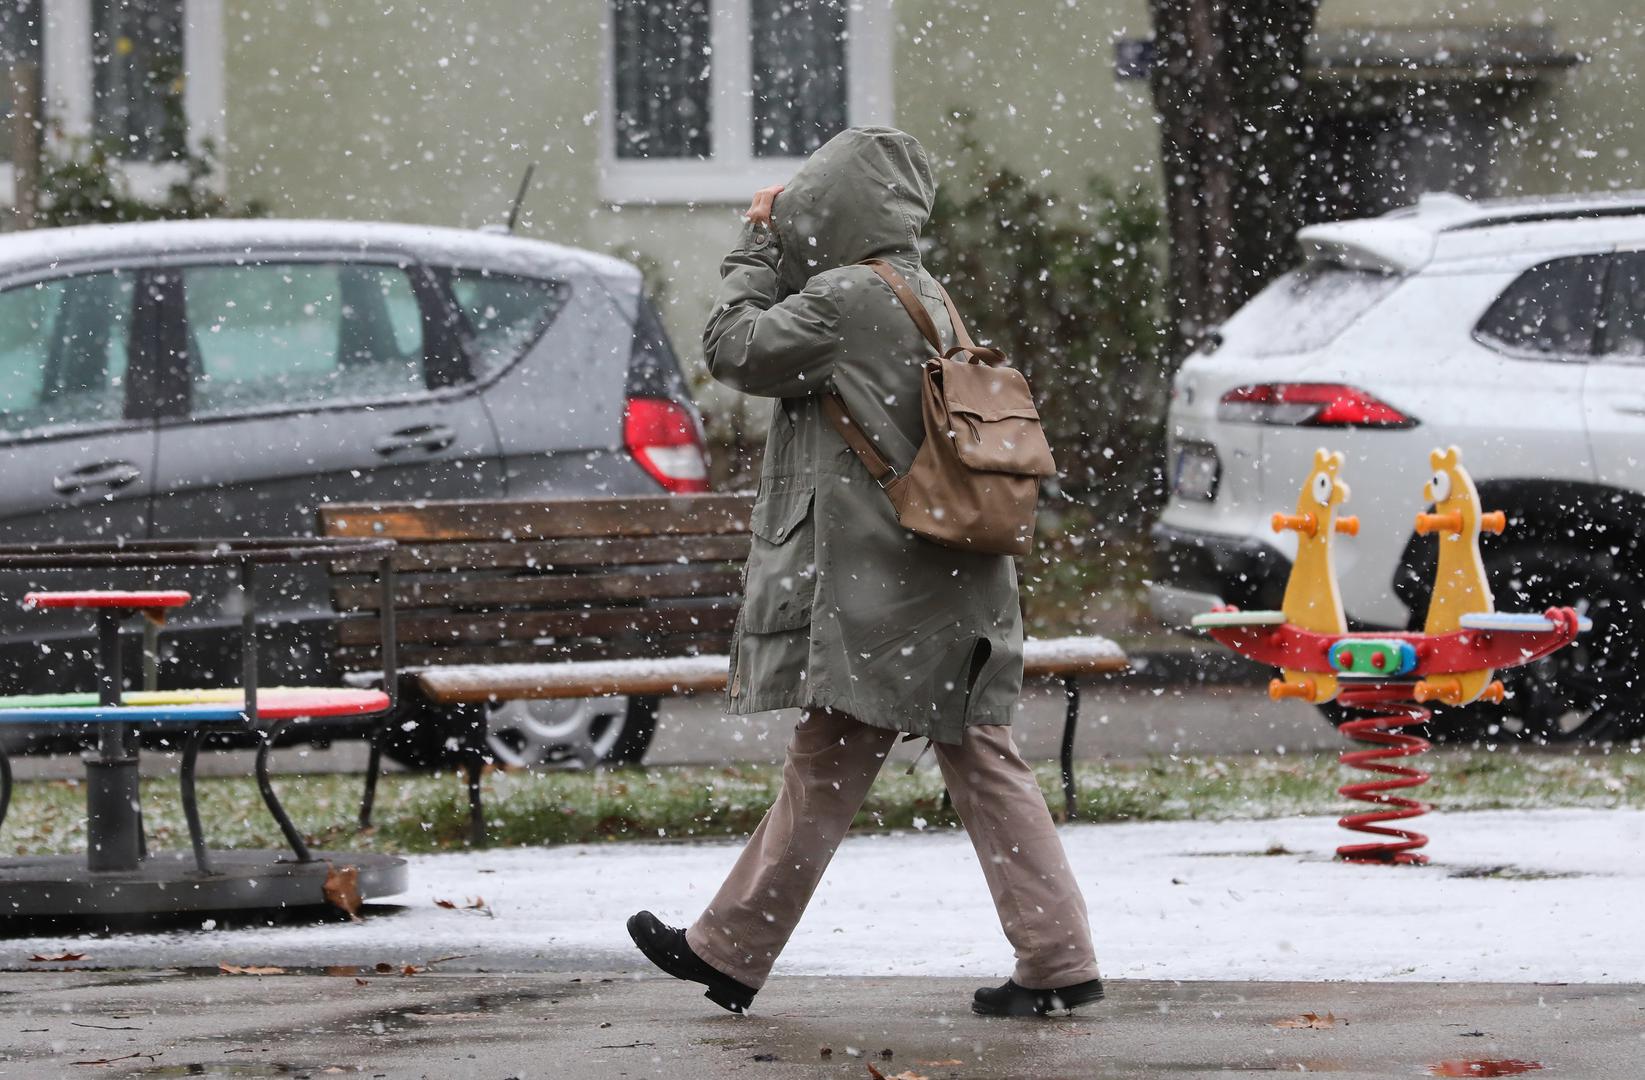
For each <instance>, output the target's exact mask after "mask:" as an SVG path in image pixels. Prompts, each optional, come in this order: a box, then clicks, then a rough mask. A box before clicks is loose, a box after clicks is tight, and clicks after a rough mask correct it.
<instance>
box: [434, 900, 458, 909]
mask: <svg viewBox="0 0 1645 1080" xmlns="http://www.w3.org/2000/svg"><path fill="white" fill-rule="evenodd" d="M434 906H435V907H443V908H445V909H446V910H447V911H456V910H457V905H456V904H453V903H452V902H451V901H450V900H436V901H434Z"/></svg>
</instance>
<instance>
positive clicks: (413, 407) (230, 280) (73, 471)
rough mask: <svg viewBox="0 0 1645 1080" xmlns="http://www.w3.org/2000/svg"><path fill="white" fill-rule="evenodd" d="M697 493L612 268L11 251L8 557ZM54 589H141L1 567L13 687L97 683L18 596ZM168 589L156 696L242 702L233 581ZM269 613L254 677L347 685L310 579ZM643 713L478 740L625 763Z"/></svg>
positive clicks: (517, 719)
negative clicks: (180, 603)
mask: <svg viewBox="0 0 1645 1080" xmlns="http://www.w3.org/2000/svg"><path fill="white" fill-rule="evenodd" d="M707 476H708V474H707V469H706V463H705V458H704V453H703V432H702V424H701V420H700V418H699V416H698V414H697V410H696V408H695V407H694V406H693V404H692V403H691V400H690V397H689V395H688V394H687V392H686V387H685V383H684V380H683V378H682V377H681V373H680V368H679V363H678V361H677V359H676V357H675V355H674V351H673V348H672V346H671V345H670V344H669V341H668V338H667V335H666V334H665V333H664V331H663V328H662V325H661V323H660V321H659V320H658V317H657V313H656V312H655V311H654V310H653V308H652V305H651V303H650V301H649V300H648V298H647V297H646V295H645V291H644V288H643V286H642V283H641V279H640V274H639V272H638V271H637V270H636V269H635V268H634V267H633V266H631V265H629V264H627V263H624V262H620V261H618V260H615V259H611V258H607V257H605V256H601V255H597V254H593V253H591V252H587V251H580V250H576V249H573V248H568V247H562V246H559V245H555V244H548V243H542V242H538V241H533V240H525V239H520V238H516V237H512V236H508V235H500V234H494V233H486V232H467V231H458V230H451V229H440V228H431V227H423V226H411V225H386V224H358V223H348V222H335V221H274V220H255V221H221V222H169V223H154V224H137V225H114V226H92V227H85V228H73V229H55V230H43V231H39V232H33V233H22V234H13V235H10V236H6V237H4V238H0V542H5V543H26V542H30V541H41V542H46V541H73V540H109V539H117V538H132V539H137V538H152V539H198V538H211V537H243V536H302V535H309V534H311V533H312V531H313V528H314V522H315V513H314V511H315V508H316V507H317V506H319V505H321V504H323V503H327V502H353V501H360V500H372V499H394V500H400V499H419V498H427V499H453V498H476V499H484V498H509V497H519V498H531V497H538V496H546V495H596V494H642V493H655V492H657V491H658V490H663V491H673V492H688V491H702V490H706V489H707ZM71 581H72V583H73V584H76V585H80V586H83V587H92V586H99V587H122V586H130V585H135V584H137V582H136V581H135V580H133V581H124V582H122V581H119V580H116V579H114V578H112V577H102V578H99V579H98V580H96V581H92V580H87V579H84V578H81V579H70V578H68V577H66V576H64V575H58V576H56V577H52V578H46V577H42V576H40V575H29V574H25V573H23V572H6V573H3V574H0V688H3V691H4V692H13V693H30V692H47V691H53V690H62V689H69V688H83V687H87V686H90V685H91V677H92V675H91V672H92V668H91V659H90V652H89V648H88V646H89V636H88V635H89V626H87V625H86V624H85V620H84V619H83V618H78V617H76V616H75V615H74V614H73V613H66V614H63V615H53V614H45V613H38V612H27V613H25V612H24V611H23V610H21V608H20V607H19V606H18V604H17V601H18V600H20V599H21V597H22V595H23V594H24V593H25V592H27V591H28V590H29V589H31V588H38V587H42V586H44V587H59V588H61V587H64V586H65V585H66V584H68V583H70V582H71ZM164 583H165V584H167V585H168V586H171V587H180V588H187V589H189V590H190V591H191V592H193V593H195V597H196V599H195V601H194V602H193V603H192V604H191V605H190V607H189V608H188V609H186V610H187V612H188V613H187V614H185V615H183V616H181V617H179V618H178V619H177V620H175V622H174V623H173V624H172V626H171V627H170V628H169V632H168V634H167V638H166V640H167V645H166V651H165V655H164V657H163V663H162V679H163V683H162V685H202V682H201V680H205V682H204V683H203V684H204V685H212V684H213V683H214V682H216V683H224V682H229V683H231V682H232V679H233V672H234V667H233V664H234V658H233V657H234V654H233V652H232V649H233V646H232V645H230V646H228V647H225V645H224V642H225V641H228V642H232V641H233V635H228V634H224V633H222V632H221V631H222V630H223V629H224V628H225V627H226V626H228V625H229V624H231V623H232V622H233V620H234V611H235V602H236V600H235V595H234V590H233V588H232V585H231V583H229V582H226V581H224V580H222V579H221V577H216V578H214V577H209V576H205V575H197V576H194V575H190V574H187V573H181V574H178V573H173V574H168V575H167V577H166V578H165V582H164ZM259 594H260V597H261V598H262V603H263V604H264V605H266V608H267V610H268V612H269V615H270V619H271V621H272V624H273V625H272V626H271V632H270V634H269V637H268V641H267V643H266V650H267V651H266V654H265V656H264V663H265V664H266V665H267V666H266V668H265V670H266V671H268V672H269V678H270V680H271V681H272V680H277V679H280V678H281V677H282V676H283V677H285V678H288V679H297V680H301V681H312V680H314V679H316V678H319V679H327V680H329V679H334V678H336V677H337V673H336V672H333V671H330V670H328V667H329V665H330V663H331V660H330V657H329V649H328V647H327V634H326V630H327V621H328V618H329V615H330V605H329V603H328V598H327V593H326V583H325V575H324V571H323V568H319V567H314V568H310V569H308V570H305V571H294V572H291V573H289V574H287V575H286V576H285V577H283V578H280V579H278V580H271V581H267V582H265V583H264V584H263V585H262V587H261V588H260V589H259ZM131 651H132V652H136V650H131ZM653 710H654V703H650V702H623V701H612V700H607V701H602V702H586V703H570V704H566V703H549V702H533V703H523V704H516V705H513V706H510V707H508V709H507V710H505V711H504V714H503V715H499V716H496V717H494V718H493V730H494V732H495V735H494V742H493V749H494V750H495V751H496V752H497V753H498V754H499V755H500V756H502V757H504V758H505V759H507V760H510V761H512V762H515V763H519V764H536V763H541V762H543V761H545V760H553V759H556V758H566V759H577V760H583V761H587V760H591V759H596V758H603V759H606V760H623V759H628V760H637V759H638V757H639V755H640V754H643V753H644V750H645V746H646V744H647V743H648V742H649V740H650V733H651V726H652V716H653ZM339 733H340V732H339ZM322 735H324V732H322ZM396 756H399V757H401V758H402V759H403V760H406V761H408V762H410V763H429V762H432V761H435V760H437V759H438V758H439V757H440V756H441V747H440V745H438V744H429V745H419V744H416V743H410V742H408V743H407V744H405V745H402V746H400V747H398V748H396Z"/></svg>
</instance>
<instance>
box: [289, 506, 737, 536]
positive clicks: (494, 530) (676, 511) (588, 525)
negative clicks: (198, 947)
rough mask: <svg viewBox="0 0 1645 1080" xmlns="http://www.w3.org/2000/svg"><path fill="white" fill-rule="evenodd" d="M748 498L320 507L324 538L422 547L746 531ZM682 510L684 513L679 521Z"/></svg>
mask: <svg viewBox="0 0 1645 1080" xmlns="http://www.w3.org/2000/svg"><path fill="white" fill-rule="evenodd" d="M752 508H753V498H752V497H751V496H748V495H703V496H698V497H696V498H693V499H692V500H691V501H690V502H689V503H686V502H683V501H682V500H681V499H680V498H679V497H678V496H673V495H648V496H616V497H611V498H594V499H576V500H562V501H547V502H544V501H541V500H534V501H530V502H523V501H509V500H500V501H490V500H486V501H477V502H425V503H353V504H339V505H334V506H326V507H322V508H321V510H320V523H321V531H322V532H323V533H324V534H325V535H326V536H343V537H363V538H370V539H382V538H385V537H386V538H389V539H394V540H401V541H420V540H444V541H460V540H496V539H497V538H498V537H505V538H509V539H515V540H551V539H555V538H560V537H579V536H664V535H666V536H681V535H701V534H713V533H742V532H747V531H748V520H749V514H750V511H751V510H752ZM682 510H689V512H688V513H682Z"/></svg>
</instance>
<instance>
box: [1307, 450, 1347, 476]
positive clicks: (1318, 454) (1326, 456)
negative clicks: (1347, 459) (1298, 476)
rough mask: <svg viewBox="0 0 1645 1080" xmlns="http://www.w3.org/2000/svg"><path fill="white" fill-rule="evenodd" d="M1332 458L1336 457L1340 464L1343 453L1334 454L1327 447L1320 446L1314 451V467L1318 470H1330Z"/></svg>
mask: <svg viewBox="0 0 1645 1080" xmlns="http://www.w3.org/2000/svg"><path fill="white" fill-rule="evenodd" d="M1332 458H1335V459H1336V462H1337V465H1338V466H1340V465H1341V464H1342V455H1341V454H1333V453H1331V451H1329V450H1327V449H1325V447H1323V446H1322V447H1320V448H1319V449H1318V450H1315V451H1314V468H1315V469H1316V470H1317V469H1324V470H1326V471H1330V469H1331V459H1332Z"/></svg>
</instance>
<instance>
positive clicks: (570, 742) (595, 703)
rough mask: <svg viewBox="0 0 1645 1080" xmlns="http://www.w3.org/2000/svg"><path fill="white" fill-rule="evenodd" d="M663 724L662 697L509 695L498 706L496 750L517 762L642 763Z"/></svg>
mask: <svg viewBox="0 0 1645 1080" xmlns="http://www.w3.org/2000/svg"><path fill="white" fill-rule="evenodd" d="M656 730H657V699H656V698H631V697H605V698H583V699H579V700H544V701H508V702H503V703H501V704H499V705H496V706H493V707H492V710H491V716H490V720H489V723H488V730H487V736H486V738H487V741H488V743H489V744H490V748H491V753H492V756H493V757H495V758H496V759H497V760H498V761H500V762H502V763H503V764H505V765H511V766H514V767H517V768H528V769H533V768H540V767H545V766H546V767H550V768H585V769H586V768H591V767H593V766H595V765H619V764H638V763H639V761H640V760H641V759H642V758H643V757H645V752H646V750H647V749H648V748H649V747H650V746H651V737H652V736H653V735H654V734H655V733H656Z"/></svg>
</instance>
